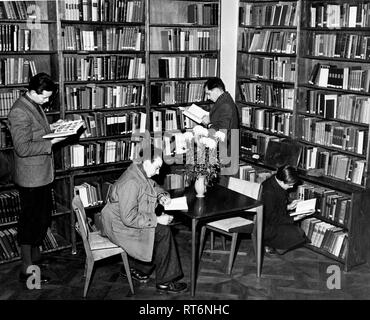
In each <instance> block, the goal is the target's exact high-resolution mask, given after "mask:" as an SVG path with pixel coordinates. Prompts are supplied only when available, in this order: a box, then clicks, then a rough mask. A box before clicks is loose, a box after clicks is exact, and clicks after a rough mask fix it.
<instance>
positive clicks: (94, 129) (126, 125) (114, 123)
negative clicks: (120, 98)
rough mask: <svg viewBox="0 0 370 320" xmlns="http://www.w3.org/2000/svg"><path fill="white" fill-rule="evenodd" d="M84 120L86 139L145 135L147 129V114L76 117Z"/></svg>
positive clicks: (133, 113) (100, 114) (132, 113)
mask: <svg viewBox="0 0 370 320" xmlns="http://www.w3.org/2000/svg"><path fill="white" fill-rule="evenodd" d="M74 117H75V118H76V117H80V119H82V120H84V122H85V125H86V131H85V132H84V137H105V136H112V135H121V134H137V133H144V132H145V128H146V118H147V117H146V113H143V112H125V113H121V112H120V113H118V114H117V113H115V114H104V113H102V112H94V114H92V115H91V114H81V115H74Z"/></svg>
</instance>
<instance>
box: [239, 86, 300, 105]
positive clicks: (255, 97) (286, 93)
mask: <svg viewBox="0 0 370 320" xmlns="http://www.w3.org/2000/svg"><path fill="white" fill-rule="evenodd" d="M239 87H240V93H241V98H242V100H243V101H244V102H249V103H256V104H263V105H266V106H270V107H275V108H281V109H285V110H293V107H294V88H285V87H282V86H281V85H279V84H273V83H259V82H243V83H239Z"/></svg>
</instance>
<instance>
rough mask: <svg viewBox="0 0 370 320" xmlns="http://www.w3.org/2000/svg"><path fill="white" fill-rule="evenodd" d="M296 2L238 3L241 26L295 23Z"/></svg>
mask: <svg viewBox="0 0 370 320" xmlns="http://www.w3.org/2000/svg"><path fill="white" fill-rule="evenodd" d="M296 9H297V4H296V2H283V3H280V2H279V3H266V4H261V3H257V4H255V3H246V2H241V3H240V5H239V22H240V24H241V25H243V26H285V27H293V26H296V25H297V14H298V12H297V10H296Z"/></svg>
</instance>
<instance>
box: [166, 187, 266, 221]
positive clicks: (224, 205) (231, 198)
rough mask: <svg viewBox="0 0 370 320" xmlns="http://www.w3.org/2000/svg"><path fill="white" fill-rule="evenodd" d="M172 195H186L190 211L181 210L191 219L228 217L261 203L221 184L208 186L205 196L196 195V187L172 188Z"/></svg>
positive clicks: (173, 196)
mask: <svg viewBox="0 0 370 320" xmlns="http://www.w3.org/2000/svg"><path fill="white" fill-rule="evenodd" d="M170 193H171V197H172V198H175V197H180V196H186V200H187V203H188V211H181V214H183V215H185V216H188V217H189V218H191V219H197V220H202V219H209V218H212V217H217V216H219V215H222V216H223V217H227V215H228V214H230V215H232V213H235V212H237V211H241V210H248V209H251V208H255V207H256V206H259V205H260V204H261V203H260V201H257V200H255V199H253V198H250V197H247V196H245V195H243V194H240V193H238V192H235V191H233V190H230V189H228V188H225V187H223V186H220V185H215V186H212V187H207V193H206V194H205V197H204V198H197V197H196V196H195V190H194V187H189V188H186V189H182V190H171V192H170Z"/></svg>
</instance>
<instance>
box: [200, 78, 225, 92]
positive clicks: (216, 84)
mask: <svg viewBox="0 0 370 320" xmlns="http://www.w3.org/2000/svg"><path fill="white" fill-rule="evenodd" d="M205 88H208V90H212V89H214V88H219V89H221V90H223V91H226V89H225V84H224V83H223V81H222V80H221V79H220V78H218V77H214V78H210V79H208V80H207V81H206V82H205V84H204V89H205Z"/></svg>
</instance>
